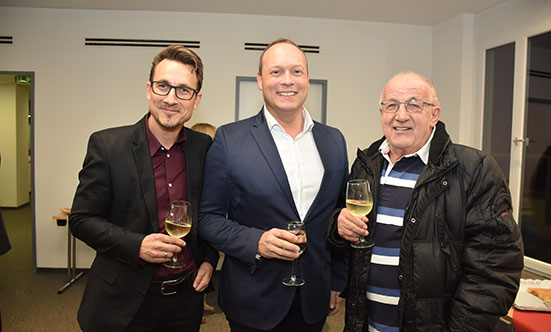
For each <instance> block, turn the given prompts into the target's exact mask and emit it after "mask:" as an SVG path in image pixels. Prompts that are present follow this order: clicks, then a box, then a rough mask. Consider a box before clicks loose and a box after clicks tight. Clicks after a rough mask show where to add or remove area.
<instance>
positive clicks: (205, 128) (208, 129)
mask: <svg viewBox="0 0 551 332" xmlns="http://www.w3.org/2000/svg"><path fill="white" fill-rule="evenodd" d="M191 129H192V130H195V131H198V132H200V133H203V134H207V135H209V136H210V137H211V138H213V139H214V133H216V127H215V126H213V125H211V124H210V123H196V124H194V125H193V126H192V127H191Z"/></svg>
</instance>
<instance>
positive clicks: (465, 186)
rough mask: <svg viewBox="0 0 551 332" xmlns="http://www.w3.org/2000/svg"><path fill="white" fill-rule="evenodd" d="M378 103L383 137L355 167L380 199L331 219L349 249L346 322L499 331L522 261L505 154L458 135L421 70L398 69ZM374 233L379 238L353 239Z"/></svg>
mask: <svg viewBox="0 0 551 332" xmlns="http://www.w3.org/2000/svg"><path fill="white" fill-rule="evenodd" d="M402 105H403V106H402ZM379 112H380V118H381V123H382V127H383V132H384V137H383V138H382V139H380V140H379V141H376V142H375V143H373V144H372V145H371V146H370V147H369V148H367V149H365V150H363V151H360V150H358V154H357V158H356V160H355V162H354V164H353V166H352V170H351V172H350V178H351V179H367V180H368V182H369V183H370V184H371V188H373V197H374V205H373V206H374V208H373V210H372V211H371V213H370V214H368V215H367V216H363V217H361V218H360V217H355V216H353V215H352V214H351V213H350V212H349V211H348V210H347V209H346V208H342V209H337V211H336V213H335V214H334V217H333V218H332V220H331V225H330V228H329V236H328V239H329V242H330V243H332V244H333V245H334V246H336V247H339V248H345V250H350V260H349V276H348V286H347V289H346V290H344V291H343V294H346V299H347V301H346V326H345V331H346V332H362V331H396V332H397V331H493V328H494V326H495V325H496V324H497V321H498V319H499V317H500V316H502V315H505V314H506V313H507V311H508V310H509V308H510V306H511V305H512V303H513V301H514V299H515V294H516V292H517V289H518V285H519V279H520V274H521V270H522V268H523V246H522V240H521V237H520V232H519V229H518V226H517V224H516V222H515V220H514V219H513V216H512V207H511V197H510V194H509V190H508V188H507V183H506V181H505V178H504V176H503V174H502V172H501V170H500V168H499V166H498V164H497V163H496V161H495V160H494V159H493V158H492V157H490V156H488V155H486V154H484V153H482V152H481V151H478V150H475V149H473V148H469V147H466V146H462V145H458V144H454V143H452V141H451V140H450V137H449V136H448V134H447V132H446V129H445V127H444V124H443V123H442V122H440V121H439V117H440V112H441V109H440V105H439V101H438V95H437V93H436V88H435V87H434V84H433V83H432V82H431V81H430V80H429V79H427V78H425V77H423V76H421V75H418V74H415V73H413V72H404V73H400V74H398V75H396V76H395V77H394V78H392V79H391V80H390V81H389V82H388V83H387V84H386V86H385V88H384V90H383V93H382V96H381V102H380V110H379ZM343 196H344V195H343ZM340 206H341V207H344V202H341V203H340ZM368 218H369V219H372V220H374V221H375V223H374V227H373V229H369V228H368V227H367V226H366V223H367V221H368ZM369 233H373V234H372V235H373V237H374V246H373V247H370V248H366V249H354V248H351V246H350V244H351V243H356V242H357V241H358V239H359V237H360V235H368V234H369Z"/></svg>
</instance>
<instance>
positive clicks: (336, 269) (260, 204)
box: [199, 39, 348, 332]
mask: <svg viewBox="0 0 551 332" xmlns="http://www.w3.org/2000/svg"><path fill="white" fill-rule="evenodd" d="M257 81H258V86H259V89H260V90H261V91H262V93H263V97H264V103H265V104H264V107H263V108H262V110H261V111H260V113H258V115H256V116H253V117H251V118H249V119H245V120H243V121H238V122H236V123H232V124H228V125H225V126H222V127H220V128H219V129H218V130H217V132H216V136H215V139H214V143H213V145H212V146H211V148H210V150H209V152H208V154H207V160H206V163H205V173H204V175H205V180H204V188H203V195H202V198H201V204H200V208H199V234H200V235H201V236H202V237H203V238H204V239H205V240H207V241H208V242H210V243H211V244H212V246H213V247H215V248H216V249H218V250H221V251H223V252H225V254H226V256H225V259H224V264H223V266H222V271H221V280H220V284H219V305H220V306H221V308H222V309H223V310H224V312H225V314H226V318H227V319H228V321H229V324H230V327H231V330H232V331H233V332H242V331H247V332H249V331H285V332H288V331H300V332H308V331H316V332H317V331H321V329H322V328H323V325H324V323H325V318H326V316H327V315H328V314H333V313H336V312H337V311H338V310H339V307H340V301H339V300H338V295H339V292H340V291H341V290H342V289H343V288H344V282H345V275H346V269H345V268H343V266H342V264H343V262H342V260H340V259H336V258H337V257H336V256H334V257H333V256H332V253H331V252H330V249H329V247H328V246H327V245H326V242H325V234H326V227H327V223H328V219H329V215H330V214H331V212H332V209H333V208H334V207H335V204H336V201H337V196H338V194H339V192H340V190H341V189H342V188H343V186H344V185H345V183H346V178H347V175H348V160H347V153H346V142H345V140H344V137H343V135H342V134H341V133H340V132H339V131H338V130H337V129H335V128H331V127H328V126H326V125H323V124H321V123H318V122H315V121H313V120H312V119H311V117H310V115H309V113H308V111H307V110H306V109H305V108H304V107H303V104H304V101H305V99H306V97H307V94H308V89H309V79H308V67H307V62H306V57H305V55H304V53H303V52H302V51H301V49H300V48H299V47H298V46H297V45H296V44H295V43H293V42H292V41H290V40H286V39H278V40H276V41H274V42H273V43H271V44H270V45H269V46H268V47H267V48H266V50H265V51H264V52H263V53H262V56H261V57H260V66H259V72H258V75H257ZM293 220H301V221H303V222H304V224H305V227H306V235H307V249H306V251H305V252H304V253H303V254H302V255H301V256H300V259H298V258H299V246H298V245H297V243H299V242H300V240H299V238H298V237H297V236H295V235H293V234H292V233H290V232H288V231H286V230H285V229H286V226H287V223H288V222H289V221H293ZM294 259H298V262H297V266H298V269H297V273H298V275H299V276H300V278H302V279H304V280H305V284H304V285H303V286H300V287H290V286H285V285H283V283H282V280H283V279H284V278H286V277H289V275H290V273H291V261H292V260H294Z"/></svg>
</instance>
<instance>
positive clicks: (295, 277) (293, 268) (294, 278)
mask: <svg viewBox="0 0 551 332" xmlns="http://www.w3.org/2000/svg"><path fill="white" fill-rule="evenodd" d="M296 264H297V260H296V259H295V260H293V263H291V280H292V281H295V280H297V276H296V274H295V266H296Z"/></svg>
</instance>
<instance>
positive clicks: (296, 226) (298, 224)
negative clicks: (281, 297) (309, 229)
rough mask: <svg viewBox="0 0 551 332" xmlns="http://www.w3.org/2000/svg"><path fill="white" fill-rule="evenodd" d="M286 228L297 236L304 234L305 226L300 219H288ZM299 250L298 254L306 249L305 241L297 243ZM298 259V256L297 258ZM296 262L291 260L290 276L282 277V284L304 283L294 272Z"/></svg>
mask: <svg viewBox="0 0 551 332" xmlns="http://www.w3.org/2000/svg"><path fill="white" fill-rule="evenodd" d="M287 230H288V231H289V232H291V233H293V234H295V235H296V236H298V237H305V236H306V228H305V227H304V223H303V222H302V221H290V222H289V223H288V224H287ZM298 246H299V248H300V250H299V252H298V253H299V254H302V253H303V252H304V250H306V242H302V243H299V244H298ZM297 259H298V258H297ZM296 264H297V260H296V259H295V260H293V262H292V263H291V276H290V277H289V278H285V279H283V284H284V285H285V286H294V287H297V286H302V285H304V280H303V279H301V278H299V277H297V274H296V272H295V270H296Z"/></svg>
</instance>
